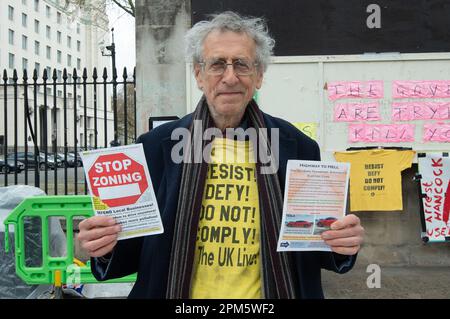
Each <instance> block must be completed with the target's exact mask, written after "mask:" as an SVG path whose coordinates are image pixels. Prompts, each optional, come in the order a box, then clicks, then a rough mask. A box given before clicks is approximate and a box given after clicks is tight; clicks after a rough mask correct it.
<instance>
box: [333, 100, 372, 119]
mask: <svg viewBox="0 0 450 319" xmlns="http://www.w3.org/2000/svg"><path fill="white" fill-rule="evenodd" d="M379 109H380V107H379V105H378V103H339V104H336V105H335V107H334V121H335V122H357V121H379V120H380V110H379Z"/></svg>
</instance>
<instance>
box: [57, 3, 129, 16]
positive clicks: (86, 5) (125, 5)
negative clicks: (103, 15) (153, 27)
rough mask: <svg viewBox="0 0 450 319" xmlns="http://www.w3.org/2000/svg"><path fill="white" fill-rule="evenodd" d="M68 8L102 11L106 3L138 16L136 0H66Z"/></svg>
mask: <svg viewBox="0 0 450 319" xmlns="http://www.w3.org/2000/svg"><path fill="white" fill-rule="evenodd" d="M64 1H65V7H66V9H68V8H70V7H72V8H82V9H83V10H85V11H96V10H99V11H102V9H104V6H105V5H113V6H117V7H119V8H120V9H122V10H123V11H125V12H126V13H128V14H129V15H131V16H133V17H136V7H135V0H101V1H99V0H64Z"/></svg>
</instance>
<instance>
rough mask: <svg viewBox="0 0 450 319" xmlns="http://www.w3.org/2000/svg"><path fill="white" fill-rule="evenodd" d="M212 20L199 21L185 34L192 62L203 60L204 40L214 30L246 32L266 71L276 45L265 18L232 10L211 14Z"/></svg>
mask: <svg viewBox="0 0 450 319" xmlns="http://www.w3.org/2000/svg"><path fill="white" fill-rule="evenodd" d="M211 17H212V19H211V20H210V21H206V20H205V21H199V22H197V23H196V24H195V25H194V26H193V27H192V28H191V29H190V30H189V31H188V32H187V33H186V35H185V53H186V58H187V59H188V61H190V62H194V63H199V62H202V60H203V41H204V40H205V38H206V36H207V35H208V34H209V33H210V32H212V31H216V30H219V31H233V32H237V33H246V34H247V35H249V36H250V37H251V38H252V39H253V40H254V41H255V44H256V61H255V62H257V63H258V64H259V66H260V70H261V71H262V72H265V71H266V69H267V66H268V64H269V61H270V57H271V55H272V52H273V47H274V46H275V40H274V39H273V38H272V37H270V35H269V32H268V29H267V24H266V22H265V20H264V19H263V18H254V17H244V16H241V15H239V14H237V13H235V12H232V11H226V12H223V13H220V14H214V15H211Z"/></svg>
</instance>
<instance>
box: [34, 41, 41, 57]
mask: <svg viewBox="0 0 450 319" xmlns="http://www.w3.org/2000/svg"><path fill="white" fill-rule="evenodd" d="M40 47H41V44H40V43H39V41H34V54H36V55H39V52H40V51H41V50H40Z"/></svg>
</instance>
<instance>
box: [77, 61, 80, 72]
mask: <svg viewBox="0 0 450 319" xmlns="http://www.w3.org/2000/svg"><path fill="white" fill-rule="evenodd" d="M77 69H78V70H80V69H81V59H77Z"/></svg>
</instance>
